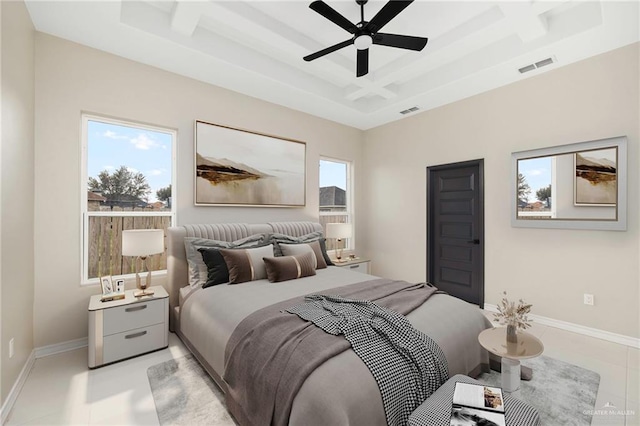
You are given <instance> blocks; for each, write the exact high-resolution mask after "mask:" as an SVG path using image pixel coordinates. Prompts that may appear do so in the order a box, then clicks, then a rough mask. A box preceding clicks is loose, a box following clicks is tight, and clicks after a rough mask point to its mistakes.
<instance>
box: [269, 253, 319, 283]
mask: <svg viewBox="0 0 640 426" xmlns="http://www.w3.org/2000/svg"><path fill="white" fill-rule="evenodd" d="M314 257H315V255H314V254H313V253H312V252H308V253H305V254H298V255H295V256H282V257H265V258H264V259H262V260H264V265H265V267H266V270H267V279H268V280H269V281H271V282H272V283H275V282H278V281H287V280H295V279H297V278H302V277H308V276H311V275H315V274H316V268H315V262H314V260H315V259H314Z"/></svg>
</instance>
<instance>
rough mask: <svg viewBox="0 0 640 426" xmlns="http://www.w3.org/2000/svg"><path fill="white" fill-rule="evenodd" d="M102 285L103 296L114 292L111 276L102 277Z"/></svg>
mask: <svg viewBox="0 0 640 426" xmlns="http://www.w3.org/2000/svg"><path fill="white" fill-rule="evenodd" d="M100 286H101V287H102V296H108V295H110V294H111V293H113V281H112V280H111V276H107V277H100Z"/></svg>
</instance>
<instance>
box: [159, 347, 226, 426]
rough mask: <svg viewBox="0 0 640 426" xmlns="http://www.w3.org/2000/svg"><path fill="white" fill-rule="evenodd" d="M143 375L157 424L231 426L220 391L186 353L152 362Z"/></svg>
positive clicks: (191, 356) (196, 362)
mask: <svg viewBox="0 0 640 426" xmlns="http://www.w3.org/2000/svg"><path fill="white" fill-rule="evenodd" d="M147 377H148V378H149V384H150V385H151V392H152V393H153V399H154V401H155V403H156V411H157V413H158V419H159V420H160V424H161V425H185V426H186V425H189V426H191V425H202V426H227V425H229V426H234V425H235V424H236V423H235V422H234V420H233V418H232V417H231V415H229V413H228V411H227V408H226V406H225V403H224V394H223V393H222V391H221V390H220V389H219V388H218V386H217V385H216V384H215V383H214V381H213V380H212V379H211V378H210V377H209V375H208V374H207V372H206V371H204V369H203V368H202V367H201V366H200V364H199V363H198V361H196V360H195V358H193V355H191V354H189V355H186V356H184V357H182V358H178V359H174V360H170V361H165V362H163V363H161V364H156V365H152V366H151V367H149V368H148V369H147Z"/></svg>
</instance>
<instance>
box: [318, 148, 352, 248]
mask: <svg viewBox="0 0 640 426" xmlns="http://www.w3.org/2000/svg"><path fill="white" fill-rule="evenodd" d="M320 161H331V162H334V163H342V164H346V166H347V182H346V191H347V194H346V202H347V211H346V212H345V213H340V212H321V211H320V205H319V204H318V217H320V216H339V215H340V216H346V217H347V223H350V224H351V226H353V227H354V230H353V236H352V237H351V238H348V239H347V241H348V245H346V246H345V247H344V250H346V251H354V250H355V249H356V232H355V221H354V217H355V215H354V206H353V200H354V196H353V178H352V176H353V168H354V164H353V161H351V160H344V159H341V158H335V157H327V156H324V155H321V156H320V159H319V160H318V182H319V181H320ZM318 191H320V185H319V184H318ZM336 213H337V214H336ZM332 244H333V242H332V243H331V244H329V243H327V253H331V254H334V253H335V251H336V250H335V249H334V248H331V249H330V248H329V247H332Z"/></svg>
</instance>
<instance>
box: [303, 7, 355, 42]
mask: <svg viewBox="0 0 640 426" xmlns="http://www.w3.org/2000/svg"><path fill="white" fill-rule="evenodd" d="M309 7H310V8H311V9H312V10H315V11H316V12H318V13H319V14H320V15H322V16H324V17H325V18H327V19H328V20H330V21H331V22H333V23H334V24H336V25H338V26H340V27H342V28H344V29H345V30H347V31H349V32H350V33H351V34H353V33H355V32H356V31H357V30H358V27H356V26H355V24H354V23H352V22H351V21H349V20H348V19H347V18H345V17H344V16H342V15H341V14H339V13H338V12H336V10H335V9H333V8H332V7H331V6H329V5H328V4H326V3H325V2H323V1H322V0H316V1H314V2H312V3H311V4H310V5H309Z"/></svg>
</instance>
